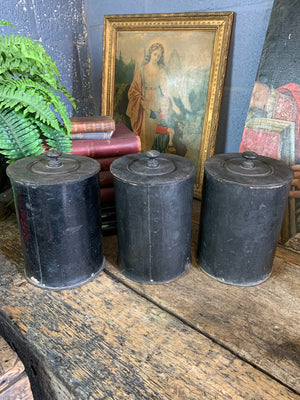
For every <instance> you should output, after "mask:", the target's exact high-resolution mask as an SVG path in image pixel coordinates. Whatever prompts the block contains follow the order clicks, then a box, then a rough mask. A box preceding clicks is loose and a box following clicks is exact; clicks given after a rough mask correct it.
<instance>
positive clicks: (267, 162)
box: [198, 151, 293, 286]
mask: <svg viewBox="0 0 300 400" xmlns="http://www.w3.org/2000/svg"><path fill="white" fill-rule="evenodd" d="M204 169H205V177H204V188H203V201H202V208H201V221H200V234H199V244H198V263H199V265H200V267H201V268H202V269H203V270H204V271H205V272H207V273H208V274H209V275H211V276H212V277H214V278H216V279H218V280H219V281H221V282H224V283H228V284H233V285H240V286H250V285H255V284H258V283H260V282H263V281H265V280H266V279H267V278H268V277H269V275H270V273H271V271H272V264H273V260H274V255H275V250H276V245H277V243H278V239H279V235H280V229H281V224H282V220H283V217H284V212H285V207H286V203H287V199H288V193H289V189H290V186H291V180H292V177H293V173H292V170H291V169H290V168H289V167H288V166H287V165H285V164H284V163H283V162H282V161H278V160H274V159H272V158H268V157H262V156H259V155H257V154H256V153H254V152H250V151H249V152H244V153H243V154H241V153H236V154H235V153H231V154H219V155H216V156H214V157H212V158H209V159H207V160H206V161H205V164H204Z"/></svg>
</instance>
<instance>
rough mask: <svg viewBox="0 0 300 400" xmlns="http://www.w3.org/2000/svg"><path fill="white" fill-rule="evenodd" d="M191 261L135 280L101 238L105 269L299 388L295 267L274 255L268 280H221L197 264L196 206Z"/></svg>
mask: <svg viewBox="0 0 300 400" xmlns="http://www.w3.org/2000/svg"><path fill="white" fill-rule="evenodd" d="M193 221H194V223H193V234H192V259H193V266H192V268H191V269H190V270H189V271H188V273H187V274H185V275H184V276H182V277H180V278H179V279H177V280H176V281H174V282H171V283H168V284H162V285H148V284H139V283H135V282H133V281H130V280H129V279H127V278H125V277H123V276H122V275H121V274H120V272H119V271H118V269H117V268H116V266H117V253H116V250H115V249H116V248H117V237H110V238H105V241H104V249H105V254H106V258H107V260H108V263H107V266H106V272H108V273H110V274H111V275H112V276H114V277H115V278H117V279H119V280H121V281H122V282H124V283H125V284H126V285H128V286H129V287H131V288H133V289H134V290H135V291H137V292H138V293H139V294H141V295H142V296H144V297H145V298H147V299H149V300H151V301H152V302H154V303H155V304H157V305H159V306H160V307H161V308H163V309H165V310H167V311H168V312H170V313H172V314H173V315H176V316H178V317H179V318H181V319H182V320H184V321H185V322H186V323H187V324H188V325H190V326H192V327H194V328H195V329H197V330H198V331H199V332H201V333H203V334H205V335H206V336H208V337H211V338H213V339H214V340H215V341H216V342H217V343H220V344H222V346H224V347H226V348H228V349H230V350H231V351H232V352H233V353H234V354H237V355H239V356H240V357H241V358H242V359H245V360H247V361H248V362H250V363H252V364H253V365H257V366H258V367H259V368H261V369H262V370H264V371H265V372H266V373H268V374H270V375H271V376H273V377H275V378H276V379H278V380H279V381H281V382H284V383H285V384H287V385H288V386H289V387H291V388H293V389H294V390H296V391H297V392H298V393H300V341H299V332H300V267H299V266H298V265H295V264H292V263H289V262H286V261H285V260H282V259H280V258H275V261H274V266H273V272H272V275H271V277H270V278H269V280H267V281H266V282H264V283H263V284H260V285H257V286H253V287H236V286H230V285H225V284H223V283H220V282H218V281H216V280H215V279H213V278H211V277H209V276H207V275H206V274H205V273H204V272H202V270H201V269H200V268H199V266H198V265H197V261H196V249H197V241H198V222H199V209H195V210H194V218H193Z"/></svg>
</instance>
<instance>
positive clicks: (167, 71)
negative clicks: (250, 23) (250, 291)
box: [101, 12, 233, 199]
mask: <svg viewBox="0 0 300 400" xmlns="http://www.w3.org/2000/svg"><path fill="white" fill-rule="evenodd" d="M232 23H233V12H212V13H177V14H135V15H106V16H104V30H103V59H102V92H101V114H102V115H110V116H112V117H113V118H114V119H115V121H116V123H123V124H125V125H126V126H127V127H128V128H130V129H131V130H132V131H134V132H135V133H136V134H138V135H139V136H140V138H141V146H142V151H147V150H150V149H155V150H158V151H160V152H161V153H172V154H177V155H180V156H184V157H186V158H188V159H190V160H191V161H192V162H193V163H194V165H195V171H196V172H195V181H194V196H195V197H196V198H199V199H200V198H201V192H202V183H203V175H204V162H205V160H206V159H207V158H208V157H211V156H212V155H213V154H214V149H215V142H216V134H217V128H218V121H219V113H220V108H221V100H222V94H223V87H224V80H225V73H226V67H227V58H228V53H229V46H230V37H231V30H232Z"/></svg>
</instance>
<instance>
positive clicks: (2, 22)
mask: <svg viewBox="0 0 300 400" xmlns="http://www.w3.org/2000/svg"><path fill="white" fill-rule="evenodd" d="M0 26H13V27H14V28H15V27H16V25H13V24H11V23H10V22H8V21H5V19H1V21H0Z"/></svg>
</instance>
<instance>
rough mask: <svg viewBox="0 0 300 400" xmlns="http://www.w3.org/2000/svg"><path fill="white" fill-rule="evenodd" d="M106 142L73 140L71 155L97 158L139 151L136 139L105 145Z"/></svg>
mask: <svg viewBox="0 0 300 400" xmlns="http://www.w3.org/2000/svg"><path fill="white" fill-rule="evenodd" d="M106 140H108V139H103V140H74V141H73V142H72V153H73V154H77V155H80V156H86V157H91V158H99V157H105V156H116V155H119V156H121V155H125V154H131V153H138V152H139V151H140V149H141V148H140V142H139V141H138V140H137V139H134V138H132V139H131V140H124V139H120V140H116V141H115V142H111V143H107V142H106Z"/></svg>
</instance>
